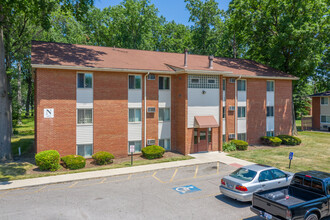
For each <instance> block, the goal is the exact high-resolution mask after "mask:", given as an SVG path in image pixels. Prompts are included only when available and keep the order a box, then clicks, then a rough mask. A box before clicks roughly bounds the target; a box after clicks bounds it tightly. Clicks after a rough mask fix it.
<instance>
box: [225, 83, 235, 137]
mask: <svg viewBox="0 0 330 220" xmlns="http://www.w3.org/2000/svg"><path fill="white" fill-rule="evenodd" d="M229 106H235V83H230V82H229V78H227V80H226V138H227V139H228V135H229V134H234V133H235V111H229Z"/></svg>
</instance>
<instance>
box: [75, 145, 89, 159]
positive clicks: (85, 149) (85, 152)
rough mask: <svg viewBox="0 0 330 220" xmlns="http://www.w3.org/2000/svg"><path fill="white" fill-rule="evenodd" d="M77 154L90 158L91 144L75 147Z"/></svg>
mask: <svg viewBox="0 0 330 220" xmlns="http://www.w3.org/2000/svg"><path fill="white" fill-rule="evenodd" d="M77 154H78V155H80V156H83V157H92V155H93V145H92V144H79V145H77Z"/></svg>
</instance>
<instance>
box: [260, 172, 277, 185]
mask: <svg viewBox="0 0 330 220" xmlns="http://www.w3.org/2000/svg"><path fill="white" fill-rule="evenodd" d="M273 179H274V178H273V175H272V173H271V172H270V170H265V171H262V172H261V173H260V175H259V182H264V181H270V180H273Z"/></svg>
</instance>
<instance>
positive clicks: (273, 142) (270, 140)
mask: <svg viewBox="0 0 330 220" xmlns="http://www.w3.org/2000/svg"><path fill="white" fill-rule="evenodd" d="M260 139H261V142H262V143H263V144H265V145H269V146H280V145H281V143H282V140H281V139H280V138H278V137H267V136H263V137H261V138H260Z"/></svg>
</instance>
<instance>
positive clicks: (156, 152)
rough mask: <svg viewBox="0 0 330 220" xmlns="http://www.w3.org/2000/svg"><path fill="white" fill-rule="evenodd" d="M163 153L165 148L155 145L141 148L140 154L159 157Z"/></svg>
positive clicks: (148, 157)
mask: <svg viewBox="0 0 330 220" xmlns="http://www.w3.org/2000/svg"><path fill="white" fill-rule="evenodd" d="M164 153H165V149H164V148H162V147H160V146H157V145H151V146H147V147H144V148H142V155H143V156H144V157H145V158H147V159H155V158H161V157H162V156H163V154H164Z"/></svg>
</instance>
